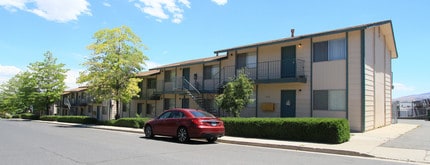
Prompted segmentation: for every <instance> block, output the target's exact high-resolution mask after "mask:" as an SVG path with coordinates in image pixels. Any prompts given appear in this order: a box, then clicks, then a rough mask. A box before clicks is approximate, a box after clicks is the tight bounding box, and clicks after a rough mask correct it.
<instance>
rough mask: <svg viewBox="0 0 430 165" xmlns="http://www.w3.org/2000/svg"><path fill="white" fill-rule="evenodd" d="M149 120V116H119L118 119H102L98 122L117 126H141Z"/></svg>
mask: <svg viewBox="0 0 430 165" xmlns="http://www.w3.org/2000/svg"><path fill="white" fill-rule="evenodd" d="M149 120H150V118H120V119H118V120H108V121H103V122H100V124H103V125H110V126H118V127H130V128H143V125H145V123H146V122H147V121H149Z"/></svg>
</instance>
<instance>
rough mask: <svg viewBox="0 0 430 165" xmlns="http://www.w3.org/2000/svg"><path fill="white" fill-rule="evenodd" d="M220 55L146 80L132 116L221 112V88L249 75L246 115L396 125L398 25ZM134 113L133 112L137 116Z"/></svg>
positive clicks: (146, 75) (161, 70)
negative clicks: (184, 110) (189, 110)
mask: <svg viewBox="0 0 430 165" xmlns="http://www.w3.org/2000/svg"><path fill="white" fill-rule="evenodd" d="M214 53H215V54H216V56H213V57H208V58H201V59H195V60H189V61H184V62H178V63H174V64H169V65H164V66H160V67H157V68H152V69H150V70H149V71H147V72H142V73H141V74H140V75H139V76H140V77H142V79H143V81H142V83H141V84H139V85H140V86H141V88H142V91H141V93H140V97H139V98H136V99H134V100H133V101H132V102H131V105H130V106H131V111H134V112H136V113H135V114H139V115H140V116H145V117H152V116H156V115H157V114H160V113H161V112H162V111H163V110H165V109H169V108H173V107H184V108H187V107H191V108H200V109H205V110H207V111H209V112H211V113H214V114H216V115H220V116H223V115H225V114H223V113H222V111H220V110H219V109H218V108H217V107H216V105H215V103H214V98H215V97H216V95H217V94H219V92H220V91H219V89H220V87H221V86H222V85H223V84H225V83H227V82H228V81H230V80H231V78H232V77H234V76H236V75H237V74H238V73H239V72H240V70H241V69H244V70H245V72H246V73H247V75H248V77H250V78H251V79H252V80H253V81H254V82H255V91H254V94H253V99H255V102H254V103H253V104H252V105H249V106H248V107H247V108H246V109H245V110H243V111H242V113H241V116H242V117H335V118H346V119H348V120H349V122H350V126H351V130H353V131H359V132H363V131H368V130H372V129H375V128H378V127H383V126H386V125H390V124H391V120H392V116H393V113H392V103H391V96H392V88H393V85H392V70H391V60H392V59H395V58H397V57H398V55H397V48H396V43H395V38H394V32H393V26H392V22H391V20H387V21H381V22H375V23H369V24H364V25H358V26H353V27H348V28H343V29H337V30H332V31H326V32H320V33H314V34H307V35H300V36H295V35H294V31H293V30H292V35H291V37H288V38H282V39H277V40H271V41H265V42H259V43H254V44H249V45H243V46H237V47H232V48H227V49H221V50H217V51H215V52H214ZM130 114H132V113H130Z"/></svg>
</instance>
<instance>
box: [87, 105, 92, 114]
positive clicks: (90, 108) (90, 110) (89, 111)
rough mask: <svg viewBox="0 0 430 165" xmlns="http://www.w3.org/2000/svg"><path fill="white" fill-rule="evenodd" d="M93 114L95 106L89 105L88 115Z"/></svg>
mask: <svg viewBox="0 0 430 165" xmlns="http://www.w3.org/2000/svg"><path fill="white" fill-rule="evenodd" d="M91 112H93V106H91V105H89V106H88V113H91Z"/></svg>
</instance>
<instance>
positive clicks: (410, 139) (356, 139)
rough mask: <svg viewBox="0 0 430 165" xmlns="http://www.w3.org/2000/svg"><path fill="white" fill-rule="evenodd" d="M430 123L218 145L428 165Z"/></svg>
mask: <svg viewBox="0 0 430 165" xmlns="http://www.w3.org/2000/svg"><path fill="white" fill-rule="evenodd" d="M38 122H44V123H51V124H65V125H79V124H71V123H60V122H50V121H49V122H48V121H38ZM80 126H83V127H88V128H94V129H105V130H113V131H125V132H133V133H139V134H144V132H143V130H142V129H135V128H125V127H112V126H102V125H80ZM429 137H430V121H424V120H399V123H397V124H392V125H389V126H386V127H382V128H378V129H375V130H371V131H367V132H364V133H352V134H351V139H350V140H349V141H348V142H345V143H342V144H320V143H308V142H296V141H282V140H268V139H255V138H242V137H231V136H224V137H222V138H219V139H218V141H217V142H218V143H233V144H240V145H251V146H261V147H271V148H281V149H290V150H300V151H311V152H322V153H331V154H341V155H351V156H364V157H375V158H382V159H389V160H398V161H406V162H410V163H414V164H415V163H417V164H430V138H429Z"/></svg>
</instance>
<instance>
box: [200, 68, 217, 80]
mask: <svg viewBox="0 0 430 165" xmlns="http://www.w3.org/2000/svg"><path fill="white" fill-rule="evenodd" d="M218 73H219V67H218V65H211V66H205V67H204V68H203V79H205V80H208V79H214V78H216V77H215V76H216V74H218Z"/></svg>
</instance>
